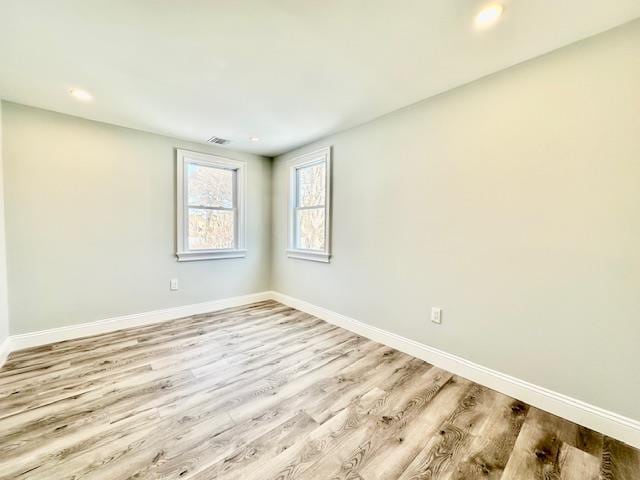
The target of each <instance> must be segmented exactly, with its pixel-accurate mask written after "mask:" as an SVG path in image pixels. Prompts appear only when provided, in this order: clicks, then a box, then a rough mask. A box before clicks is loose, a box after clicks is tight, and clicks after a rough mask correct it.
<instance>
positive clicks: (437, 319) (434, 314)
mask: <svg viewBox="0 0 640 480" xmlns="http://www.w3.org/2000/svg"><path fill="white" fill-rule="evenodd" d="M431 321H432V322H433V323H442V309H441V308H436V307H433V308H431Z"/></svg>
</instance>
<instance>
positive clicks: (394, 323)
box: [272, 21, 640, 419]
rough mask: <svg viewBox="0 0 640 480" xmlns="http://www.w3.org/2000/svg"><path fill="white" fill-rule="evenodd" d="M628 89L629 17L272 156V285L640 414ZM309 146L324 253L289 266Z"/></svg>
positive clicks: (636, 105) (633, 151) (637, 148)
mask: <svg viewBox="0 0 640 480" xmlns="http://www.w3.org/2000/svg"><path fill="white" fill-rule="evenodd" d="M639 86H640V21H636V22H633V23H631V24H628V25H626V26H623V27H621V28H619V29H617V30H614V31H611V32H608V33H605V34H602V35H600V36H597V37H594V38H592V39H589V40H586V41H583V42H581V43H578V44H575V45H573V46H570V47H567V48H564V49H562V50H560V51H557V52H555V53H552V54H550V55H547V56H544V57H541V58H538V59H535V60H532V61H530V62H527V63H525V64H522V65H520V66H518V67H515V68H511V69H509V70H506V71H503V72H501V73H498V74H496V75H493V76H491V77H488V78H485V79H483V80H480V81H477V82H474V83H472V84H470V85H467V86H465V87H462V88H459V89H456V90H454V91H451V92H448V93H446V94H443V95H440V96H438V97H435V98H433V99H429V100H426V101H424V102H421V103H419V104H416V105H414V106H412V107H409V108H406V109H404V110H401V111H398V112H395V113H393V114H390V115H387V116H385V117H383V118H381V119H378V120H376V121H374V122H371V123H369V124H366V125H364V126H361V127H358V128H355V129H351V130H349V131H346V132H343V133H341V134H337V135H334V136H331V137H329V138H326V139H324V140H322V141H319V142H316V143H314V144H312V145H309V146H307V147H305V148H302V149H299V150H297V151H296V152H291V153H289V154H287V155H284V156H282V157H280V158H278V159H277V160H276V162H275V165H274V171H273V178H274V187H273V188H274V191H273V195H274V198H273V202H274V226H273V233H274V240H273V269H272V275H273V277H272V287H273V289H274V290H276V291H279V292H282V293H284V294H287V295H290V296H293V297H297V298H300V299H303V300H306V301H309V302H311V303H314V304H316V305H319V306H322V307H325V308H329V309H331V310H334V311H337V312H339V313H342V314H345V315H348V316H351V317H354V318H356V319H358V320H361V321H364V322H368V323H370V324H372V325H374V326H377V327H380V328H383V329H386V330H389V331H392V332H395V333H398V334H400V335H403V336H405V337H409V338H412V339H414V340H417V341H420V342H423V343H425V344H428V345H431V346H434V347H436V348H439V349H442V350H445V351H447V352H450V353H453V354H456V355H459V356H462V357H464V358H467V359H469V360H471V361H473V362H476V363H478V364H481V365H484V366H487V367H490V368H493V369H495V370H499V371H502V372H505V373H508V374H511V375H513V376H515V377H518V378H522V379H524V380H527V381H530V382H532V383H535V384H538V385H541V386H543V387H547V388H549V389H551V390H554V391H557V392H561V393H565V394H567V395H570V396H572V397H574V398H578V399H581V400H583V401H586V402H588V403H591V404H594V405H597V406H600V407H603V408H606V409H609V410H612V411H615V412H618V413H620V414H622V415H626V416H629V417H632V418H636V419H640V404H639V403H638V401H637V399H638V398H640V374H639V370H638V361H639V360H638V355H639V354H640V88H639ZM389 88H402V86H401V85H390V86H389ZM325 145H333V207H334V209H333V254H334V256H333V258H332V261H331V263H330V264H322V263H314V262H308V261H304V260H296V259H289V258H287V257H286V256H285V248H286V231H287V226H286V222H287V211H286V204H287V188H288V181H287V167H286V160H287V159H290V158H292V157H293V156H295V155H296V154H299V153H303V152H306V151H310V150H312V149H315V148H318V147H319V146H325ZM431 306H439V307H442V308H444V315H443V323H442V325H440V326H438V325H435V324H433V323H430V322H429V312H428V310H429V309H430V307H431Z"/></svg>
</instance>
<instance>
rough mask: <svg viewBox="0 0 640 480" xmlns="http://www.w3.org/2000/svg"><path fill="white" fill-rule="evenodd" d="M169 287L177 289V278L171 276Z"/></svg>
mask: <svg viewBox="0 0 640 480" xmlns="http://www.w3.org/2000/svg"><path fill="white" fill-rule="evenodd" d="M169 288H170V289H171V290H178V279H177V278H172V279H171V282H169Z"/></svg>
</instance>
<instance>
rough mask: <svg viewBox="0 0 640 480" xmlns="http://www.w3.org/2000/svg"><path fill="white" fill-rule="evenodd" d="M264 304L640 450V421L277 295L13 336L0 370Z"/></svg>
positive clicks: (2, 351) (0, 347)
mask: <svg viewBox="0 0 640 480" xmlns="http://www.w3.org/2000/svg"><path fill="white" fill-rule="evenodd" d="M265 300H276V301H278V302H280V303H282V304H285V305H288V306H290V307H293V308H296V309H298V310H300V311H303V312H306V313H309V314H311V315H314V316H316V317H318V318H320V319H322V320H325V321H327V322H329V323H332V324H334V325H337V326H339V327H342V328H345V329H347V330H350V331H352V332H354V333H357V334H358V335H362V336H363V337H366V338H369V339H371V340H374V341H376V342H379V343H382V344H384V345H388V346H390V347H393V348H395V349H397V350H400V351H402V352H405V353H407V354H409V355H413V356H414V357H417V358H420V359H422V360H425V361H426V362H429V363H431V364H433V365H435V366H437V367H440V368H443V369H445V370H448V371H450V372H452V373H455V374H456V375H460V376H462V377H465V378H468V379H469V380H472V381H474V382H476V383H479V384H481V385H484V386H486V387H489V388H492V389H494V390H497V391H499V392H501V393H504V394H505V395H509V396H511V397H514V398H517V399H520V400H522V401H524V402H526V403H528V404H530V405H533V406H535V407H537V408H540V409H542V410H545V411H547V412H550V413H553V414H554V415H558V416H560V417H563V418H566V419H568V420H571V421H572V422H575V423H577V424H579V425H584V426H585V427H588V428H591V429H593V430H596V431H598V432H601V433H604V434H605V435H608V436H610V437H613V438H616V439H618V440H621V441H623V442H625V443H628V444H629V445H632V446H634V447H636V448H640V422H639V421H637V420H634V419H631V418H627V417H624V416H622V415H619V414H617V413H614V412H611V411H608V410H605V409H603V408H600V407H596V406H594V405H590V404H588V403H586V402H583V401H581V400H577V399H575V398H572V397H569V396H567V395H564V394H561V393H558V392H554V391H552V390H549V389H546V388H544V387H540V386H538V385H534V384H532V383H529V382H526V381H524V380H520V379H518V378H515V377H512V376H510V375H507V374H505V373H502V372H498V371H496V370H492V369H490V368H487V367H483V366H482V365H478V364H476V363H474V362H471V361H469V360H467V359H464V358H462V357H458V356H456V355H453V354H450V353H447V352H444V351H442V350H438V349H436V348H433V347H430V346H428V345H425V344H423V343H420V342H416V341H415V340H411V339H408V338H405V337H402V336H400V335H397V334H395V333H391V332H389V331H386V330H383V329H381V328H378V327H374V326H372V325H369V324H366V323H364V322H361V321H359V320H356V319H354V318H351V317H348V316H346V315H342V314H340V313H337V312H334V311H332V310H329V309H326V308H323V307H319V306H317V305H314V304H312V303H309V302H306V301H304V300H300V299H297V298H294V297H290V296H288V295H284V294H282V293H279V292H259V293H254V294H249V295H242V296H237V297H230V298H224V299H220V300H214V301H210V302H202V303H196V304H191V305H183V306H179V307H172V308H165V309H161V310H153V311H150V312H143V313H136V314H132V315H123V316H119V317H113V318H107V319H104V320H98V321H95V322H88V323H82V324H77V325H69V326H65V327H60V328H54V329H50V330H42V331H38V332H31V333H24V334H20V335H12V336H10V337H9V338H7V339H5V340H4V342H2V344H0V368H1V367H2V365H3V364H4V362H5V360H6V359H7V356H8V355H9V354H10V353H11V352H13V351H16V350H22V349H24V348H30V347H36V346H40V345H46V344H49V343H55V342H60V341H64V340H72V339H74V338H81V337H86V336H89V335H96V334H100V333H108V332H112V331H115V330H121V329H123V328H131V327H138V326H143V325H150V324H153V323H157V322H163V321H167V320H174V319H176V318H182V317H188V316H190V315H198V314H201V313H208V312H214V311H217V310H223V309H225V308H231V307H238V306H241V305H247V304H250V303H256V302H262V301H265Z"/></svg>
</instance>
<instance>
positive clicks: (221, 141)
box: [207, 137, 230, 145]
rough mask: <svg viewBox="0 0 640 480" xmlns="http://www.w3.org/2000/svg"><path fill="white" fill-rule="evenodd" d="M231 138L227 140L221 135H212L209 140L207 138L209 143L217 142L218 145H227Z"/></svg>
mask: <svg viewBox="0 0 640 480" xmlns="http://www.w3.org/2000/svg"><path fill="white" fill-rule="evenodd" d="M229 141H230V140H227V139H226V138H220V137H211V138H210V139H209V140H207V142H209V143H215V144H216V145H226V144H227V143H229Z"/></svg>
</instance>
